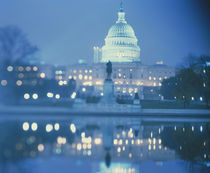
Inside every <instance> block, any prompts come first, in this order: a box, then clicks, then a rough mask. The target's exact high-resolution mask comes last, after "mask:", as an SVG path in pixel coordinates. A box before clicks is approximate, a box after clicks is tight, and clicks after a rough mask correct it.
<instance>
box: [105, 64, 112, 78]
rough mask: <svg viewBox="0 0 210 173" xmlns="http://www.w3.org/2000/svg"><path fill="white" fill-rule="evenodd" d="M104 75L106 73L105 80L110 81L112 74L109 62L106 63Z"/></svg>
mask: <svg viewBox="0 0 210 173" xmlns="http://www.w3.org/2000/svg"><path fill="white" fill-rule="evenodd" d="M106 73H107V78H106V80H111V74H112V63H111V61H109V62H108V63H106Z"/></svg>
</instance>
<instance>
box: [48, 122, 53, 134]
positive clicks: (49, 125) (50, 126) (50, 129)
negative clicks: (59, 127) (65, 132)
mask: <svg viewBox="0 0 210 173" xmlns="http://www.w3.org/2000/svg"><path fill="white" fill-rule="evenodd" d="M52 130H53V126H52V124H47V125H46V132H48V133H49V132H51V131H52Z"/></svg>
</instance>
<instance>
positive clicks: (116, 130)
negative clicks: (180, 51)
mask: <svg viewBox="0 0 210 173" xmlns="http://www.w3.org/2000/svg"><path fill="white" fill-rule="evenodd" d="M96 120H97V119H96V118H89V119H87V120H85V119H80V118H77V119H71V120H65V121H59V120H58V121H50V120H45V121H24V122H23V121H21V122H20V121H19V122H6V123H5V122H4V123H3V122H2V123H1V132H3V131H4V132H6V133H1V134H0V136H1V141H0V145H1V151H0V154H1V156H0V157H1V158H0V161H1V162H2V163H3V165H4V164H6V163H8V162H19V161H24V160H26V159H28V158H34V159H36V158H49V157H52V156H56V157H57V156H58V157H64V158H68V157H69V158H74V159H75V160H89V161H91V163H92V168H91V169H92V172H100V173H108V172H112V173H138V172H141V171H140V170H141V168H140V166H139V165H140V163H142V162H144V161H151V160H152V161H154V162H156V164H158V165H162V164H163V163H164V161H167V160H176V159H183V160H186V161H188V162H189V163H193V164H200V165H202V167H206V166H207V165H208V164H209V160H210V156H209V155H210V151H209V148H210V146H209V141H210V140H209V139H210V137H209V135H208V134H210V133H209V130H210V128H209V127H210V126H209V125H210V124H209V123H184V122H177V123H174V122H170V123H166V122H152V121H141V120H139V119H117V118H116V119H115V118H109V119H108V118H103V119H102V118H101V119H100V118H99V119H98V121H96ZM4 127H7V129H9V130H7V131H5V129H4ZM8 127H9V128H8Z"/></svg>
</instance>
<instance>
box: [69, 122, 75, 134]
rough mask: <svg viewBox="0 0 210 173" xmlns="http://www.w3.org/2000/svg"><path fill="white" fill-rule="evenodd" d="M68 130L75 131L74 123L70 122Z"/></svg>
mask: <svg viewBox="0 0 210 173" xmlns="http://www.w3.org/2000/svg"><path fill="white" fill-rule="evenodd" d="M70 130H71V131H72V133H75V132H76V126H75V125H74V124H70Z"/></svg>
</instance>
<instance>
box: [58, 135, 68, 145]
mask: <svg viewBox="0 0 210 173" xmlns="http://www.w3.org/2000/svg"><path fill="white" fill-rule="evenodd" d="M57 143H58V144H59V145H62V144H63V145H64V144H66V138H65V137H61V136H58V138H57Z"/></svg>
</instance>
